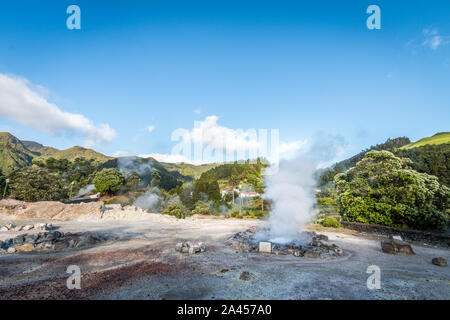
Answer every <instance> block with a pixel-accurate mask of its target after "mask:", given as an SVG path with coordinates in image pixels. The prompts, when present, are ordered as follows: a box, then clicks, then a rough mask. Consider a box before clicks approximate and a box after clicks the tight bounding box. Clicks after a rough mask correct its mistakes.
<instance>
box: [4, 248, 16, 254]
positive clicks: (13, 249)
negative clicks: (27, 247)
mask: <svg viewBox="0 0 450 320" xmlns="http://www.w3.org/2000/svg"><path fill="white" fill-rule="evenodd" d="M16 251H17V249H16V248H13V247H9V248H8V250H7V251H6V252H8V253H15V252H16Z"/></svg>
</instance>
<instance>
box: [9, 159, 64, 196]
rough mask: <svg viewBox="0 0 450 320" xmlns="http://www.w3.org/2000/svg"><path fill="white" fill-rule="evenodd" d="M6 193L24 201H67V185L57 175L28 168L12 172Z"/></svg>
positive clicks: (44, 170)
mask: <svg viewBox="0 0 450 320" xmlns="http://www.w3.org/2000/svg"><path fill="white" fill-rule="evenodd" d="M9 178H10V183H9V187H8V193H9V195H10V196H12V197H14V198H16V199H19V200H24V201H50V200H58V201H61V200H64V199H67V191H68V185H67V183H66V181H65V180H63V179H61V178H60V177H59V175H58V174H57V173H54V172H51V171H50V170H48V169H45V168H39V167H28V168H24V169H21V170H17V171H15V172H13V173H12V174H11V175H10V176H9Z"/></svg>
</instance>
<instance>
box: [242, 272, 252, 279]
mask: <svg viewBox="0 0 450 320" xmlns="http://www.w3.org/2000/svg"><path fill="white" fill-rule="evenodd" d="M239 279H241V280H243V281H249V280H251V279H252V274H251V273H250V272H248V271H243V272H242V273H241V275H240V276H239Z"/></svg>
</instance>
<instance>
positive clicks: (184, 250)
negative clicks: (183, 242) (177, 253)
mask: <svg viewBox="0 0 450 320" xmlns="http://www.w3.org/2000/svg"><path fill="white" fill-rule="evenodd" d="M181 253H189V247H183V248H181Z"/></svg>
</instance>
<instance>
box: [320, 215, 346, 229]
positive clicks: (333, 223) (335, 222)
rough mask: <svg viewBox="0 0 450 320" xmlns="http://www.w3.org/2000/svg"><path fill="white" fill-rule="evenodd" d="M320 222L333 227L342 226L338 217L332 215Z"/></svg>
mask: <svg viewBox="0 0 450 320" xmlns="http://www.w3.org/2000/svg"><path fill="white" fill-rule="evenodd" d="M320 224H321V225H322V226H324V227H331V228H340V227H341V223H340V222H339V221H338V219H336V218H335V217H331V216H328V217H325V218H324V219H323V220H322V222H321V223H320Z"/></svg>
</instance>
